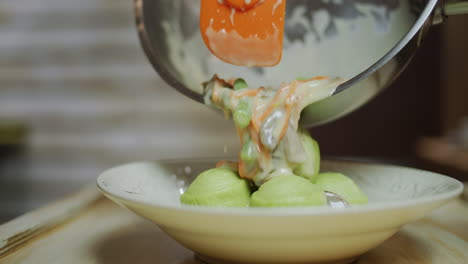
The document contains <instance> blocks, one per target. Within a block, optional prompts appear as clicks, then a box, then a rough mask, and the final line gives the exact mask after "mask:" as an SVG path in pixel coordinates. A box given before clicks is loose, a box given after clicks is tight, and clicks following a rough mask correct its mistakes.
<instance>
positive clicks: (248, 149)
mask: <svg viewBox="0 0 468 264" xmlns="http://www.w3.org/2000/svg"><path fill="white" fill-rule="evenodd" d="M240 158H241V159H242V160H243V161H245V162H248V163H250V162H253V161H255V160H256V159H257V152H256V151H255V145H254V144H253V143H252V141H251V140H248V141H247V142H245V143H244V145H243V146H242V150H241V155H240Z"/></svg>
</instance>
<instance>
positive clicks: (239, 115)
mask: <svg viewBox="0 0 468 264" xmlns="http://www.w3.org/2000/svg"><path fill="white" fill-rule="evenodd" d="M251 118H252V112H251V109H250V104H249V102H248V100H247V99H241V100H240V101H239V103H238V104H237V106H236V109H235V111H234V115H233V119H234V122H235V123H236V125H237V126H238V127H240V128H246V127H247V126H248V125H249V124H250V120H251Z"/></svg>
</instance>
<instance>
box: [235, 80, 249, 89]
mask: <svg viewBox="0 0 468 264" xmlns="http://www.w3.org/2000/svg"><path fill="white" fill-rule="evenodd" d="M247 87H249V86H248V85H247V82H245V80H244V79H242V78H239V79H236V80H235V81H234V90H241V89H245V88H247Z"/></svg>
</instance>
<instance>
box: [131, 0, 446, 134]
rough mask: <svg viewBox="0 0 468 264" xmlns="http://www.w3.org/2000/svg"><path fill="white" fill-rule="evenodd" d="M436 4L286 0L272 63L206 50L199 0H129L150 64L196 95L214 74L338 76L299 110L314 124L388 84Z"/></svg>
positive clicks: (272, 78)
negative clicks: (244, 63)
mask: <svg viewBox="0 0 468 264" xmlns="http://www.w3.org/2000/svg"><path fill="white" fill-rule="evenodd" d="M444 3H445V2H444ZM438 4H439V3H438V1H437V0H380V1H371V0H356V1H309V0H289V1H288V2H287V15H286V24H285V40H284V53H283V59H282V62H281V63H280V64H279V65H278V66H276V67H271V68H247V67H238V66H232V65H228V64H226V63H224V62H221V61H220V60H218V59H217V58H215V57H214V56H213V55H211V54H210V53H209V51H208V50H207V49H206V47H205V45H204V43H203V41H202V39H201V37H200V33H199V27H198V15H199V1H198V0H190V1H189V0H159V1H153V0H135V9H136V19H137V27H138V31H139V36H140V40H141V43H142V46H143V48H144V50H145V52H146V54H147V56H148V58H149V60H150V61H151V63H152V65H153V66H154V68H155V69H156V70H157V72H158V73H159V74H160V76H161V77H162V78H163V79H164V80H165V81H166V82H167V83H169V84H170V85H171V86H172V87H174V88H175V89H177V90H178V91H180V92H181V93H183V94H185V95H186V96H188V97H190V98H192V99H194V100H196V101H198V102H202V96H201V94H200V93H201V90H202V89H201V83H202V82H203V81H206V80H208V79H210V78H211V76H212V75H214V74H215V73H216V74H218V75H219V76H221V77H223V78H233V77H243V78H245V79H246V80H247V82H248V83H249V84H250V85H251V86H260V85H269V86H278V85H280V84H281V83H282V82H288V81H292V80H294V79H296V78H298V77H313V76H317V75H333V76H340V77H343V78H345V79H346V82H345V83H343V84H342V85H341V86H339V87H338V89H337V90H336V92H335V94H334V95H333V96H331V97H329V98H327V99H324V100H322V101H320V102H317V103H315V104H313V105H310V106H309V107H307V108H306V109H305V110H304V112H303V118H302V120H301V122H303V123H304V124H305V125H308V126H314V125H320V124H323V123H326V122H329V121H332V120H335V119H337V118H339V117H341V116H343V115H345V114H347V113H350V112H351V111H353V110H355V109H357V108H358V107H360V106H361V105H363V104H364V103H366V102H367V101H368V100H370V99H371V98H372V97H374V96H375V95H376V94H377V93H379V92H380V91H381V90H382V89H384V88H385V87H387V86H388V85H389V84H391V83H392V81H393V80H394V79H395V78H396V77H397V76H398V75H399V74H400V73H401V72H402V71H403V70H404V69H405V67H406V66H407V65H408V63H409V61H410V60H411V58H412V57H413V55H414V53H415V51H416V49H417V48H418V47H419V46H420V45H421V43H422V40H423V38H424V36H425V34H426V33H427V32H428V29H429V27H430V26H431V25H432V24H433V14H434V10H435V9H436V7H438ZM442 13H443V12H439V14H440V15H441V16H442ZM348 88H350V89H348Z"/></svg>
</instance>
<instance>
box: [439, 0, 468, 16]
mask: <svg viewBox="0 0 468 264" xmlns="http://www.w3.org/2000/svg"><path fill="white" fill-rule="evenodd" d="M443 12H444V15H445V16H452V15H462V14H468V1H467V0H456V1H444V6H443Z"/></svg>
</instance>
